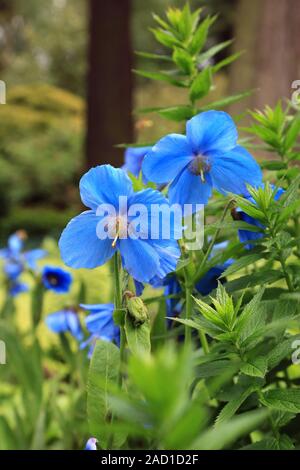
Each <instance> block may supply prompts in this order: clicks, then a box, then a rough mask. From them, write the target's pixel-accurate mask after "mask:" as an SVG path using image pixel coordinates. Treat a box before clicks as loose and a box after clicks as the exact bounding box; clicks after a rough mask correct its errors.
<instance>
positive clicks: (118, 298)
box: [114, 252, 126, 386]
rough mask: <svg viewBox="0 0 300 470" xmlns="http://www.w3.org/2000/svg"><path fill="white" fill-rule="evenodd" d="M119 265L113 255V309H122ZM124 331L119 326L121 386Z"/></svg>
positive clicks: (118, 261)
mask: <svg viewBox="0 0 300 470" xmlns="http://www.w3.org/2000/svg"><path fill="white" fill-rule="evenodd" d="M121 269H122V268H121V263H120V258H119V253H118V252H117V253H115V255H114V281H115V309H116V310H121V309H122V287H121V279H120V278H121V276H120V274H121ZM125 345H126V339H125V330H124V325H120V370H119V385H120V386H121V385H122V381H123V373H122V371H123V366H124V363H125Z"/></svg>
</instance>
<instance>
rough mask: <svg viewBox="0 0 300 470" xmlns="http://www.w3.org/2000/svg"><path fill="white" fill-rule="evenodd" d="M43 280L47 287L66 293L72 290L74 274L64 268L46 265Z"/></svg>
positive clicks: (58, 292) (59, 292)
mask: <svg viewBox="0 0 300 470" xmlns="http://www.w3.org/2000/svg"><path fill="white" fill-rule="evenodd" d="M42 282H43V284H44V286H45V287H46V289H49V290H53V291H54V292H56V293H57V294H65V293H66V292H69V290H70V287H71V284H72V276H71V274H70V273H68V272H67V271H65V270H64V269H62V268H57V267H55V266H45V267H44V269H43V272H42Z"/></svg>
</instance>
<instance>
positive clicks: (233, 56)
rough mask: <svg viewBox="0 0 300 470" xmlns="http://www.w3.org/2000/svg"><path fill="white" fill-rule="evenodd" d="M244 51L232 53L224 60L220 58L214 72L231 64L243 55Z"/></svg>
mask: <svg viewBox="0 0 300 470" xmlns="http://www.w3.org/2000/svg"><path fill="white" fill-rule="evenodd" d="M242 53H243V52H236V53H235V54H231V55H229V56H228V57H226V58H225V59H223V60H220V62H218V63H217V64H216V65H214V66H213V73H217V72H218V71H219V70H221V69H222V68H224V67H226V66H227V65H230V64H231V63H232V62H234V61H236V60H237V59H238V58H239V57H241V55H242Z"/></svg>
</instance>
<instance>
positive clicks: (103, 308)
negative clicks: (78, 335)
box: [80, 304, 120, 357]
mask: <svg viewBox="0 0 300 470" xmlns="http://www.w3.org/2000/svg"><path fill="white" fill-rule="evenodd" d="M80 307H81V308H82V309H83V310H86V311H87V312H89V315H88V316H87V317H86V319H85V324H86V328H87V330H88V331H89V332H90V333H91V336H90V337H89V339H88V340H87V341H85V342H83V343H82V344H81V347H82V348H85V347H86V346H88V345H89V346H90V350H89V357H91V355H92V353H93V350H94V347H95V343H96V341H97V339H102V340H104V341H113V342H114V343H116V344H117V346H119V345H120V328H119V327H118V326H117V325H116V324H115V323H114V320H113V312H114V305H113V304H96V305H87V304H81V305H80Z"/></svg>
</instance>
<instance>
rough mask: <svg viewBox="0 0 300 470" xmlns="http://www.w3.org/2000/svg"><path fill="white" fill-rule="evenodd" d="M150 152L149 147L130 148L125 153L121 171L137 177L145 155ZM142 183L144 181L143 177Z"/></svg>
mask: <svg viewBox="0 0 300 470" xmlns="http://www.w3.org/2000/svg"><path fill="white" fill-rule="evenodd" d="M150 150H151V147H130V148H128V149H126V151H125V163H124V165H123V170H125V171H128V172H129V173H132V174H133V175H134V176H135V177H138V176H139V174H140V172H141V171H142V163H143V160H144V158H145V155H147V153H148V152H149V151H150ZM143 180H144V182H145V183H146V182H147V181H146V179H145V178H144V177H143Z"/></svg>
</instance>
